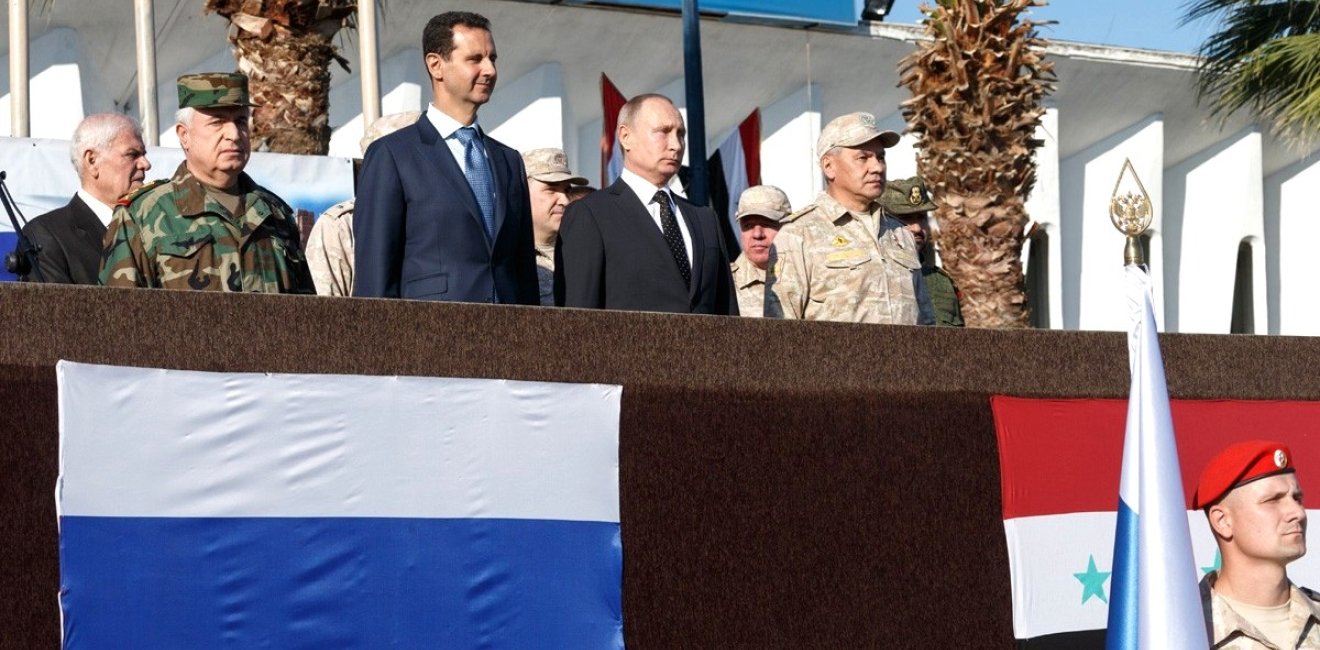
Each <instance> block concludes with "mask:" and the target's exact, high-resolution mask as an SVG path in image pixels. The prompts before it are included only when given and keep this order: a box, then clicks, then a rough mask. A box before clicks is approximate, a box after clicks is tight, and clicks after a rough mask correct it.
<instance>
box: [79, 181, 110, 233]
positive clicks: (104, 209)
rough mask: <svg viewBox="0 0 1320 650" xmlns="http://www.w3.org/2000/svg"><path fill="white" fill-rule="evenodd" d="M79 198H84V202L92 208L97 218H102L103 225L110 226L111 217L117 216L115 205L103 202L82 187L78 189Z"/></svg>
mask: <svg viewBox="0 0 1320 650" xmlns="http://www.w3.org/2000/svg"><path fill="white" fill-rule="evenodd" d="M78 198H80V199H82V202H83V203H86V204H87V207H89V208H91V209H92V214H95V215H96V218H97V219H100V220H101V225H103V226H105V227H106V228H109V227H110V218H111V217H113V216H115V208H114V206H112V205H106V204H104V203H101V200H100V199H98V198H96V197H94V196H92V195H91V194H88V193H87V190H84V189H81V188H80V189H79V190H78Z"/></svg>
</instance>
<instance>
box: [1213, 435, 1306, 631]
mask: <svg viewBox="0 0 1320 650" xmlns="http://www.w3.org/2000/svg"><path fill="white" fill-rule="evenodd" d="M1192 507H1193V508H1197V509H1200V510H1203V511H1205V516H1206V519H1208V520H1209V523H1210V531H1211V533H1213V534H1214V536H1215V543H1216V544H1217V545H1218V547H1219V556H1220V558H1221V562H1220V568H1219V570H1218V571H1213V572H1211V573H1209V574H1207V575H1206V576H1205V578H1204V579H1203V580H1202V581H1201V602H1202V607H1203V609H1204V612H1205V618H1206V627H1207V630H1208V632H1209V640H1210V647H1211V648H1231V649H1233V650H1245V649H1247V648H1270V649H1273V650H1282V649H1286V650H1293V649H1295V648H1320V603H1318V602H1317V601H1318V600H1320V596H1317V594H1316V593H1315V592H1314V591H1311V590H1310V589H1306V588H1305V587H1298V586H1297V585H1294V584H1293V583H1292V581H1291V580H1289V579H1288V569H1287V566H1288V564H1289V563H1291V562H1293V561H1294V560H1297V559H1298V558H1301V557H1302V556H1303V555H1305V554H1306V507H1305V506H1304V505H1303V504H1302V487H1301V485H1300V484H1299V483H1298V482H1297V473H1296V466H1295V465H1294V461H1293V455H1292V451H1291V450H1290V449H1289V448H1288V446H1287V445H1284V444H1283V443H1281V442H1274V441H1269V440H1250V441H1247V442H1240V443H1237V444H1234V445H1231V446H1229V447H1228V448H1227V449H1225V450H1223V451H1222V452H1220V453H1219V455H1217V456H1215V457H1214V458H1213V459H1211V460H1210V462H1209V463H1207V464H1206V467H1205V469H1204V470H1203V471H1202V472H1201V477H1200V479H1199V480H1198V481H1197V486H1196V492H1195V493H1193V495H1192Z"/></svg>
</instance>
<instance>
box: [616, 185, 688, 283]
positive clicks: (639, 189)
mask: <svg viewBox="0 0 1320 650" xmlns="http://www.w3.org/2000/svg"><path fill="white" fill-rule="evenodd" d="M619 178H621V179H623V182H624V183H626V184H627V185H628V188H629V189H631V190H632V191H633V194H636V195H637V198H638V200H640V201H641V202H642V205H644V206H646V211H647V213H649V214H650V215H651V221H654V222H655V227H656V228H659V229H660V233H661V234H664V232H665V227H664V225H663V224H661V223H660V204H659V203H656V202H655V201H654V200H653V199H654V198H655V193H656V192H658V191H660V190H664V191H665V196H666V197H667V198H668V199H669V209H671V210H673V211H674V220H675V221H677V222H678V231H679V232H680V233H682V234H683V247H684V248H686V249H687V256H688V266H692V264H693V262H692V233H690V232H688V227H687V220H686V219H684V218H683V213H682V212H679V211H678V204H677V203H674V195H673V193H672V192H670V190H669V188H667V187H656V186H654V185H652V184H651V182H650V181H648V180H646V179H644V178H642V177H641V176H638V175H637V174H635V173H633V171H632V170H630V169H628V168H627V167H624V168H623V173H622V174H620V175H619Z"/></svg>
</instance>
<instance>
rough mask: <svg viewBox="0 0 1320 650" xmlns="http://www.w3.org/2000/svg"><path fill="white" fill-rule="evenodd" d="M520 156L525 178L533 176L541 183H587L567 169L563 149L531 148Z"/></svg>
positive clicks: (566, 158)
mask: <svg viewBox="0 0 1320 650" xmlns="http://www.w3.org/2000/svg"><path fill="white" fill-rule="evenodd" d="M522 158H523V166H524V167H526V168H527V178H535V179H536V180H538V181H541V182H542V183H562V182H564V181H568V182H569V183H572V184H573V185H586V184H587V179H585V178H583V177H581V176H574V175H573V172H571V171H569V170H568V157H567V156H565V155H564V150H563V149H555V148H553V147H551V148H546V149H532V150H531V151H527V152H525V153H523V155H522Z"/></svg>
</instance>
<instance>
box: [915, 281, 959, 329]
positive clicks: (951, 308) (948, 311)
mask: <svg viewBox="0 0 1320 650" xmlns="http://www.w3.org/2000/svg"><path fill="white" fill-rule="evenodd" d="M921 275H922V277H923V278H925V280H926V291H927V292H929V294H930V303H931V306H932V307H933V308H934V310H935V324H936V325H951V326H953V327H962V326H963V325H964V323H963V317H962V306H961V305H960V304H959V303H958V287H957V286H955V285H954V284H953V278H952V277H949V274H948V273H946V272H945V271H944V269H942V268H940V267H938V266H927V267H925V268H923V269H921Z"/></svg>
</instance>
